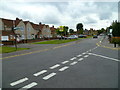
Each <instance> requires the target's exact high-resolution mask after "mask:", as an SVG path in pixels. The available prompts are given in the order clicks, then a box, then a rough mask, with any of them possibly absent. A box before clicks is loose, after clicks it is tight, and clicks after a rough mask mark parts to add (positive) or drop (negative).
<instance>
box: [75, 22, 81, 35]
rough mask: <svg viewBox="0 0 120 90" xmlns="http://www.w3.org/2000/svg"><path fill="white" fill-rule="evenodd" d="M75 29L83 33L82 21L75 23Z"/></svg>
mask: <svg viewBox="0 0 120 90" xmlns="http://www.w3.org/2000/svg"><path fill="white" fill-rule="evenodd" d="M76 29H77V33H78V34H83V24H82V23H78V24H77V25H76Z"/></svg>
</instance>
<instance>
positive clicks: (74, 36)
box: [67, 35, 78, 39]
mask: <svg viewBox="0 0 120 90" xmlns="http://www.w3.org/2000/svg"><path fill="white" fill-rule="evenodd" d="M77 38H78V36H77V35H70V36H69V37H67V39H77Z"/></svg>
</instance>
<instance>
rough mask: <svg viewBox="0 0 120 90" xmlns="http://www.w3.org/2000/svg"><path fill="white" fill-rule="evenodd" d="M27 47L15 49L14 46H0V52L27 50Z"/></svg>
mask: <svg viewBox="0 0 120 90" xmlns="http://www.w3.org/2000/svg"><path fill="white" fill-rule="evenodd" d="M27 49H29V48H17V50H16V48H15V47H7V46H2V47H0V53H10V52H15V51H20V50H27Z"/></svg>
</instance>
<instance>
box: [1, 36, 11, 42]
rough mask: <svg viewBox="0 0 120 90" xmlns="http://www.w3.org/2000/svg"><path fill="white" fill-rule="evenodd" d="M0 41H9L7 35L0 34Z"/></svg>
mask: <svg viewBox="0 0 120 90" xmlns="http://www.w3.org/2000/svg"><path fill="white" fill-rule="evenodd" d="M1 41H9V37H8V36H1Z"/></svg>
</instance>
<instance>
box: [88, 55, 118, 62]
mask: <svg viewBox="0 0 120 90" xmlns="http://www.w3.org/2000/svg"><path fill="white" fill-rule="evenodd" d="M89 54H90V55H94V56H99V57H102V58H106V59H110V60H113V61H117V62H120V60H118V59H114V58H110V57H106V56H103V55H98V54H94V53H89Z"/></svg>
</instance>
